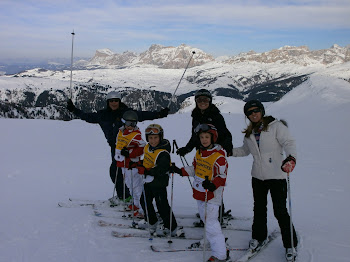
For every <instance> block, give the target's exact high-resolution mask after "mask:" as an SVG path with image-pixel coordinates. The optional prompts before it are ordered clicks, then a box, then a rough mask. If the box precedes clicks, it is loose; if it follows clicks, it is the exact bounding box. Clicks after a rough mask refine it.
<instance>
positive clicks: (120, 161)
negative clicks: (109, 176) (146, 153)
mask: <svg viewBox="0 0 350 262" xmlns="http://www.w3.org/2000/svg"><path fill="white" fill-rule="evenodd" d="M145 145H146V143H145V141H143V139H142V137H141V132H140V130H139V128H138V127H135V128H134V129H133V130H128V129H127V128H125V127H124V126H123V127H121V128H120V129H119V132H118V135H117V140H116V149H115V157H114V158H115V160H116V161H117V166H118V167H126V168H129V163H130V161H132V162H134V163H136V162H139V161H140V157H141V156H142V155H143V149H144V147H145ZM124 147H126V148H127V149H128V151H129V157H125V156H123V155H121V154H120V153H121V150H122V149H123V148H124Z"/></svg>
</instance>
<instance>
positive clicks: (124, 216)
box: [122, 159, 126, 218]
mask: <svg viewBox="0 0 350 262" xmlns="http://www.w3.org/2000/svg"><path fill="white" fill-rule="evenodd" d="M124 168H125V159H124ZM122 170H123V169H122ZM123 202H124V212H123V216H122V217H123V218H126V215H125V209H126V201H125V171H124V172H123Z"/></svg>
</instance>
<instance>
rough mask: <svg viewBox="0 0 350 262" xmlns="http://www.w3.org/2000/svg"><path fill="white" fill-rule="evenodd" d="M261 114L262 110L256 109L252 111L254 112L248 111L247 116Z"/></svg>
mask: <svg viewBox="0 0 350 262" xmlns="http://www.w3.org/2000/svg"><path fill="white" fill-rule="evenodd" d="M259 112H261V109H260V108H255V109H252V110H248V111H247V116H250V115H251V114H253V113H259Z"/></svg>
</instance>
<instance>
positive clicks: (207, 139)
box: [199, 132, 211, 147]
mask: <svg viewBox="0 0 350 262" xmlns="http://www.w3.org/2000/svg"><path fill="white" fill-rule="evenodd" d="M199 140H200V141H201V145H202V146H203V147H209V146H210V145H211V134H209V133H204V132H203V133H200V134H199Z"/></svg>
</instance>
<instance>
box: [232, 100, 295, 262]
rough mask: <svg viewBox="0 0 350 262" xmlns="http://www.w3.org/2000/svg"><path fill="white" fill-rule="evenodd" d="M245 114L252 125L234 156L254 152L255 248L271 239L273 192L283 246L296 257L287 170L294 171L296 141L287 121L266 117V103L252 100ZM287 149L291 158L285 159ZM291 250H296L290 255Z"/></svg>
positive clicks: (288, 254)
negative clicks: (269, 205) (269, 213)
mask: <svg viewBox="0 0 350 262" xmlns="http://www.w3.org/2000/svg"><path fill="white" fill-rule="evenodd" d="M244 113H245V115H246V116H247V118H248V119H249V120H250V124H249V125H248V127H247V128H246V129H245V130H244V131H243V133H245V137H244V140H243V146H241V147H239V148H233V151H232V156H234V157H242V156H248V155H249V154H252V156H253V159H254V160H253V166H252V171H251V175H252V188H253V197H254V220H253V226H252V240H251V241H250V242H249V247H250V248H251V249H253V250H254V249H258V248H259V247H260V246H261V245H263V244H264V241H265V239H266V238H267V232H268V231H267V194H268V192H269V191H270V194H271V198H272V202H273V209H274V215H275V217H276V219H277V220H278V223H279V226H280V228H281V234H282V240H283V245H284V247H285V248H286V257H287V260H288V258H290V256H293V253H295V250H294V252H293V250H292V249H291V230H290V217H289V214H288V210H287V208H286V199H287V182H286V177H287V176H286V173H290V172H292V171H293V168H294V166H295V163H296V156H297V154H296V146H295V140H294V138H293V137H292V136H291V135H290V133H289V131H288V127H287V126H286V124H285V123H284V122H281V121H279V120H276V119H275V118H273V117H272V116H265V109H264V106H263V105H262V103H260V102H259V101H257V100H251V101H248V102H247V103H246V104H245V106H244ZM283 151H284V152H285V154H286V156H287V158H285V159H284V156H283ZM293 232H294V233H293V240H294V241H293V242H294V247H296V246H297V244H298V240H297V238H296V234H295V230H294V228H293ZM290 253H292V254H291V255H290Z"/></svg>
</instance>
